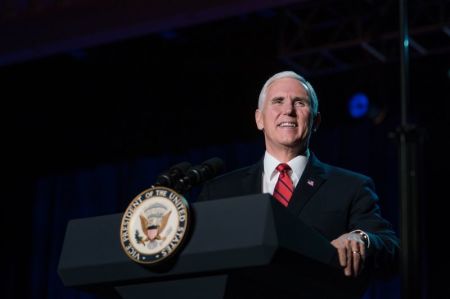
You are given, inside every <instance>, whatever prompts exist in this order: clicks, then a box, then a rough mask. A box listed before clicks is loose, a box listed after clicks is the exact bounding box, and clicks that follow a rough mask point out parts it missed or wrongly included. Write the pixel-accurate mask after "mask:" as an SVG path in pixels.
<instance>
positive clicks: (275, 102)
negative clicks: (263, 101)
mask: <svg viewBox="0 0 450 299" xmlns="http://www.w3.org/2000/svg"><path fill="white" fill-rule="evenodd" d="M282 102H283V98H275V99H272V103H273V104H280V103H282Z"/></svg>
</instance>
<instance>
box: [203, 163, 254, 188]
mask: <svg viewBox="0 0 450 299" xmlns="http://www.w3.org/2000/svg"><path fill="white" fill-rule="evenodd" d="M253 167H254V166H253V165H252V166H246V167H242V168H238V169H235V170H232V171H230V172H226V173H224V174H222V175H219V176H217V177H215V178H213V179H211V180H209V181H208V182H207V183H208V185H211V184H212V185H215V184H220V183H222V182H223V183H226V184H228V183H230V182H232V181H235V180H240V179H242V177H244V176H245V175H246V174H247V173H249V171H251V169H252V168H253Z"/></svg>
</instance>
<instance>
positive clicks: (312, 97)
mask: <svg viewBox="0 0 450 299" xmlns="http://www.w3.org/2000/svg"><path fill="white" fill-rule="evenodd" d="M282 78H292V79H295V80H298V81H299V82H300V83H301V84H302V85H303V86H304V87H305V90H306V93H307V94H308V98H309V101H310V102H311V111H312V114H313V117H315V116H316V115H317V113H318V111H319V100H318V98H317V95H316V92H315V91H314V88H313V87H312V85H311V84H310V83H309V82H308V81H306V79H305V78H303V77H302V76H300V75H299V74H297V73H295V72H292V71H284V72H280V73H276V74H275V75H273V76H272V77H270V78H269V80H267V81H266V83H265V84H264V86H263V88H262V90H261V92H260V94H259V99H258V109H260V110H262V109H263V106H264V101H265V100H266V96H267V89H268V88H269V86H270V85H271V84H272V83H273V82H274V81H276V80H278V79H282Z"/></svg>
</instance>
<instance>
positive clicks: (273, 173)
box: [262, 151, 309, 194]
mask: <svg viewBox="0 0 450 299" xmlns="http://www.w3.org/2000/svg"><path fill="white" fill-rule="evenodd" d="M308 159H309V151H306V156H297V157H295V158H294V159H292V160H290V161H289V162H288V163H287V164H288V165H289V166H290V167H291V171H289V176H290V177H291V180H292V183H293V184H294V188H295V187H296V186H297V184H298V181H300V178H301V176H302V174H303V171H304V170H305V167H306V164H307V163H308ZM280 163H281V162H280V161H278V160H277V159H275V158H274V157H273V156H272V155H271V154H269V153H268V152H267V151H266V153H265V154H264V171H263V177H262V180H263V183H262V188H263V190H262V192H263V193H270V194H273V190H274V189H275V184H276V183H277V181H278V176H279V175H280V173H279V172H278V171H277V170H276V168H277V166H278V165H279V164H280Z"/></svg>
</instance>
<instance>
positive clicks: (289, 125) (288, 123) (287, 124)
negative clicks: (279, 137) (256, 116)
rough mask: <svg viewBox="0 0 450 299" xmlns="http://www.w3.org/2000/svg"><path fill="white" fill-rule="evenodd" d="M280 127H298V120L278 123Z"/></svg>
mask: <svg viewBox="0 0 450 299" xmlns="http://www.w3.org/2000/svg"><path fill="white" fill-rule="evenodd" d="M278 127H281V128H297V123H296V122H282V123H279V124H278Z"/></svg>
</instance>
